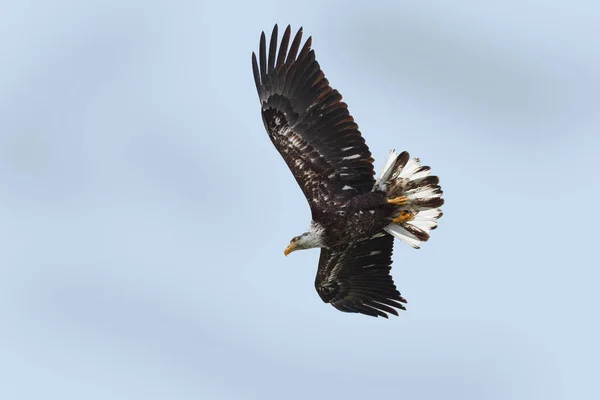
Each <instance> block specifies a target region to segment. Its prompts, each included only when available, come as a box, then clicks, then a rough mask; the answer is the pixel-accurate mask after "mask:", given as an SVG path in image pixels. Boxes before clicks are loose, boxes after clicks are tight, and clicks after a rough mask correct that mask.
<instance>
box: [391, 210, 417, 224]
mask: <svg viewBox="0 0 600 400" xmlns="http://www.w3.org/2000/svg"><path fill="white" fill-rule="evenodd" d="M414 218H415V214H413V213H412V212H410V211H406V210H402V212H401V213H400V215H398V216H397V217H396V218H394V219H393V220H392V222H393V223H395V224H403V223H405V222H408V221H412V220H413V219H414Z"/></svg>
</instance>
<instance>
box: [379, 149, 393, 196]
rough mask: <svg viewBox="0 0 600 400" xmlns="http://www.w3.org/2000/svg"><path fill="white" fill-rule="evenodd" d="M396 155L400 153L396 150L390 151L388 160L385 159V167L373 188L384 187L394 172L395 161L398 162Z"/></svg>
mask: <svg viewBox="0 0 600 400" xmlns="http://www.w3.org/2000/svg"><path fill="white" fill-rule="evenodd" d="M396 157H398V154H396V150H392V151H390V154H389V155H388V157H387V160H385V164H384V165H383V169H382V170H381V173H380V174H379V177H378V178H377V182H375V186H374V188H373V189H376V188H377V189H380V190H381V189H383V185H384V184H385V182H387V180H388V179H389V178H390V175H391V174H392V172H394V169H393V167H394V163H395V162H396Z"/></svg>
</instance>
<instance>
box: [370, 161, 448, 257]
mask: <svg viewBox="0 0 600 400" xmlns="http://www.w3.org/2000/svg"><path fill="white" fill-rule="evenodd" d="M403 154H404V157H406V158H408V153H403ZM397 159H398V154H397V153H396V151H394V150H392V151H391V152H390V154H389V155H388V158H387V160H386V161H385V164H384V166H383V169H382V170H381V173H380V174H379V177H378V179H377V181H376V183H375V186H374V187H373V190H383V191H386V192H387V194H388V198H394V197H401V196H406V197H407V198H408V199H407V200H408V201H406V203H405V204H404V205H401V206H399V208H398V210H399V211H408V212H410V213H411V214H412V218H411V219H410V220H408V221H406V222H402V223H392V224H390V225H388V226H387V227H385V231H386V232H387V233H389V234H390V235H392V236H394V237H395V238H397V239H399V240H401V241H403V242H404V243H406V244H408V245H409V246H411V247H414V248H416V249H418V248H419V247H420V245H421V243H422V242H424V241H427V240H428V239H429V234H430V232H431V231H432V230H433V229H435V228H437V220H438V218H440V217H441V216H442V210H441V209H440V206H441V205H442V204H443V199H441V197H442V194H443V192H442V190H441V188H440V186H439V185H438V182H439V179H437V178H436V177H430V178H428V177H429V176H430V174H431V170H430V168H429V167H425V166H422V165H421V161H420V160H419V159H418V158H412V159H409V160H408V161H406V165H404V166H402V163H404V161H399V162H398V163H397V162H396V160H397Z"/></svg>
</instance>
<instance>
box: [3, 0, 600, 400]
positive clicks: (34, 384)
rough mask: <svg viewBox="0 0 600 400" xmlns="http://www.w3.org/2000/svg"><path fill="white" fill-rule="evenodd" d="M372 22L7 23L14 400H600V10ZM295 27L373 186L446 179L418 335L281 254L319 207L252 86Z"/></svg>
mask: <svg viewBox="0 0 600 400" xmlns="http://www.w3.org/2000/svg"><path fill="white" fill-rule="evenodd" d="M358 3H359V2H356V4H353V3H350V2H347V1H343V2H333V1H330V2H326V3H325V2H321V1H302V2H295V3H293V4H287V5H286V4H282V2H281V1H271V2H259V1H252V2H238V3H230V2H226V1H221V2H211V3H203V2H198V1H179V2H177V1H175V2H166V1H164V2H158V1H144V2H142V1H129V2H127V1H87V2H80V1H54V2H42V1H9V2H5V3H3V6H2V12H1V13H0V60H2V61H1V62H0V221H1V223H0V240H1V243H3V246H2V251H1V252H0V343H2V345H1V346H0V377H1V378H0V379H1V382H0V398H2V399H61V400H66V399H93V400H95V399H111V400H120V399H144V400H147V399H244V400H245V399H261V400H262V399H283V398H286V399H302V400H304V399H320V398H343V399H369V398H392V399H436V400H437V399H441V398H443V399H461V400H464V399H478V400H480V399H588V398H589V399H592V398H598V397H600V393H599V392H600V391H599V389H598V384H597V378H598V358H599V356H600V350H599V345H598V342H597V338H598V337H600V327H599V321H598V310H597V308H598V305H599V303H600V296H599V295H598V290H597V286H598V281H599V280H600V273H599V270H598V268H599V267H598V262H597V261H594V260H595V259H596V257H595V250H596V247H595V246H596V245H597V244H596V242H597V238H598V233H597V230H596V226H597V223H598V222H599V221H598V220H599V217H598V210H597V204H596V203H597V199H598V197H599V195H600V190H599V187H598V183H597V182H598V178H597V176H598V174H597V173H598V172H600V171H599V168H598V167H597V164H596V162H597V155H598V151H599V150H600V138H599V132H600V95H599V93H600V53H599V52H598V49H599V48H600V6H598V5H597V2H594V1H571V2H567V1H549V0H546V1H526V2H524V1H517V0H510V1H504V2H501V3H498V4H493V2H482V1H476V0H472V1H452V2H449V1H442V0H439V1H398V2H387V1H386V2H384V1H381V2H361V3H362V4H358ZM392 3H394V5H392ZM325 4H327V5H325ZM274 23H279V24H280V26H282V27H283V26H285V25H287V24H288V23H291V24H292V27H293V28H294V29H297V28H298V27H299V26H300V25H302V26H304V29H305V33H306V34H307V35H312V36H313V39H314V40H313V47H314V49H315V51H316V53H317V58H318V60H319V62H320V64H321V66H322V68H323V69H324V71H325V73H326V75H327V77H328V78H329V80H330V82H331V84H332V85H333V86H334V87H336V88H337V89H339V90H340V92H341V93H342V94H343V95H344V98H345V101H346V102H347V103H348V104H349V106H350V111H351V113H352V114H353V116H354V117H355V119H356V121H357V122H358V124H359V126H360V128H361V131H362V132H363V134H364V136H365V137H366V140H367V143H368V144H369V145H370V147H371V151H372V152H373V154H374V157H375V158H376V167H377V169H378V170H379V168H380V167H381V165H382V162H383V160H384V158H385V156H386V155H387V152H388V151H389V150H390V149H391V148H396V149H397V150H408V151H410V152H411V154H412V155H414V156H418V157H421V159H422V160H423V162H425V163H426V164H428V165H431V166H432V168H433V170H434V172H435V173H436V174H438V175H439V176H440V177H441V183H442V185H443V188H444V192H445V198H446V205H445V206H444V214H445V215H444V217H443V218H442V219H441V221H440V227H439V228H438V230H437V231H435V232H434V234H433V237H432V239H431V241H430V242H429V243H427V244H426V245H425V246H424V247H423V248H422V249H421V250H419V251H415V250H413V249H410V248H409V247H408V246H405V245H402V244H401V243H396V248H395V249H396V250H395V253H394V260H395V264H394V268H393V275H394V277H395V280H396V282H397V285H398V286H399V289H400V290H401V292H402V294H403V295H404V296H405V297H406V298H407V299H408V301H409V304H408V311H407V312H404V313H402V314H401V316H400V317H399V318H395V319H391V320H387V321H386V320H382V319H372V318H368V317H365V316H358V315H352V314H344V313H340V312H338V311H337V310H335V309H334V308H332V307H331V306H329V305H325V304H323V303H322V302H321V300H320V299H319V297H318V295H317V293H316V292H315V290H314V287H313V281H314V275H315V270H316V266H317V260H318V255H319V252H318V251H316V250H314V251H305V252H297V253H294V254H292V255H291V256H290V257H287V258H286V257H284V256H283V249H284V247H285V246H286V245H287V243H288V241H289V239H291V238H292V237H293V236H295V235H297V234H300V233H302V232H303V231H304V230H305V229H306V228H307V226H308V223H309V218H310V213H309V209H308V206H307V204H306V202H305V199H304V198H303V196H302V194H301V192H300V190H299V188H298V187H297V185H296V183H295V181H294V180H293V178H292V176H291V174H290V173H289V171H288V170H287V169H286V167H285V165H284V163H283V161H282V160H281V158H280V156H279V154H278V153H277V152H276V151H275V149H274V148H273V146H272V145H271V143H270V141H269V139H268V137H267V136H266V133H265V132H264V128H263V124H262V121H261V118H260V113H259V107H258V99H257V95H256V92H255V88H254V82H253V80H252V72H251V64H250V54H251V52H252V51H254V50H256V49H257V48H258V39H259V35H260V32H261V30H267V31H270V30H271V29H272V26H273V24H274Z"/></svg>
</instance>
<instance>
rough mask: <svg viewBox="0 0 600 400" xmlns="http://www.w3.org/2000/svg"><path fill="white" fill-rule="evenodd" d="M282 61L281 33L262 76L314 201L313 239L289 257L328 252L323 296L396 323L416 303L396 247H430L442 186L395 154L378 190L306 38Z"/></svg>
mask: <svg viewBox="0 0 600 400" xmlns="http://www.w3.org/2000/svg"><path fill="white" fill-rule="evenodd" d="M290 32H291V28H290V26H289V25H288V27H287V29H286V30H285V32H284V33H283V36H282V38H281V42H280V44H279V51H277V36H278V35H277V25H275V27H274V28H273V32H272V34H271V40H270V43H269V49H268V52H267V47H266V38H265V33H264V32H263V33H262V34H261V36H260V45H259V56H258V60H257V57H256V54H255V53H252V70H253V73H254V81H255V83H256V90H257V91H258V97H259V100H260V106H261V112H262V119H263V123H264V126H265V129H266V130H267V133H268V135H269V137H270V138H271V141H272V142H273V144H274V145H275V148H276V149H277V150H278V151H279V153H280V154H281V156H282V157H283V159H284V161H285V163H286V164H287V166H288V167H289V169H290V170H291V172H292V174H293V175H294V178H296V181H297V182H298V185H300V188H301V189H302V192H303V193H304V196H306V199H307V200H308V203H309V205H310V210H311V214H312V221H311V224H310V230H309V231H308V232H306V233H303V234H302V235H300V236H296V237H294V238H293V239H292V240H291V241H290V244H289V246H287V248H286V249H285V251H284V254H285V255H286V256H287V255H288V254H290V253H291V252H292V251H295V250H300V249H310V248H315V247H318V248H321V256H320V259H319V266H318V270H317V276H316V280H315V288H316V290H317V293H318V294H319V296H320V297H321V299H322V300H323V301H324V302H325V303H331V304H332V305H333V306H334V307H335V308H337V309H338V310H341V311H345V312H353V313H361V314H366V315H370V316H374V317H377V316H381V317H385V318H387V317H388V313H389V314H394V315H398V311H397V310H398V309H400V310H405V309H406V308H405V306H404V305H403V303H406V300H405V299H404V298H403V297H402V296H401V295H400V292H399V291H398V290H397V289H396V286H395V284H394V281H393V279H392V277H391V276H390V270H391V265H392V247H393V244H394V238H397V239H399V240H401V241H403V242H404V243H406V244H408V245H409V246H412V247H414V248H417V249H418V248H419V246H420V244H421V243H422V242H425V241H427V240H428V239H429V233H430V231H431V230H433V229H435V228H436V227H437V219H438V218H440V217H441V216H442V211H441V209H440V207H441V206H442V204H444V200H443V199H442V190H441V188H440V186H439V178H438V177H437V176H433V175H431V174H430V168H429V167H428V166H423V165H421V162H420V160H419V159H418V158H412V159H411V158H410V156H409V154H408V153H407V152H401V153H399V154H398V153H396V152H395V151H391V152H390V154H389V156H388V158H387V160H386V162H385V164H384V167H383V170H382V171H381V173H380V175H379V176H378V177H377V180H375V178H374V169H373V158H372V157H371V153H370V151H369V148H368V146H367V145H366V143H365V140H364V139H363V137H362V136H361V134H360V132H359V130H358V125H357V124H356V123H355V122H354V119H353V118H352V116H351V115H350V113H349V112H348V107H347V105H346V103H344V102H342V96H341V95H340V93H339V92H338V91H337V90H335V89H332V88H331V86H329V81H328V80H327V79H326V78H325V75H324V74H323V71H321V68H320V66H319V63H318V62H317V61H316V59H315V52H314V50H311V44H312V40H311V38H310V37H309V38H308V39H307V40H306V42H305V43H304V45H303V46H302V48H300V45H301V40H302V28H300V30H299V31H298V33H297V34H296V35H295V37H294V39H293V40H292V42H291V46H289V49H288V45H289V43H290Z"/></svg>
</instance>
